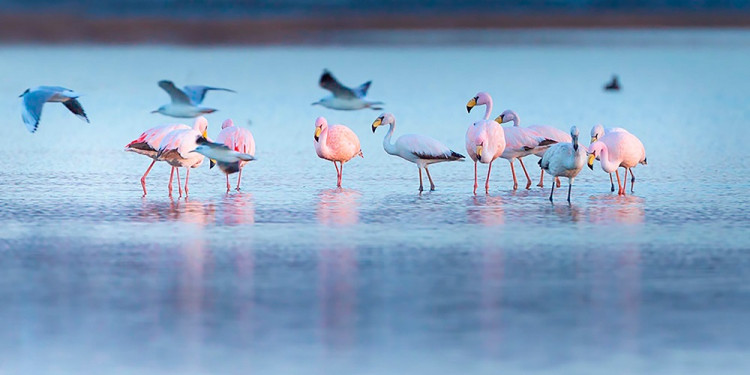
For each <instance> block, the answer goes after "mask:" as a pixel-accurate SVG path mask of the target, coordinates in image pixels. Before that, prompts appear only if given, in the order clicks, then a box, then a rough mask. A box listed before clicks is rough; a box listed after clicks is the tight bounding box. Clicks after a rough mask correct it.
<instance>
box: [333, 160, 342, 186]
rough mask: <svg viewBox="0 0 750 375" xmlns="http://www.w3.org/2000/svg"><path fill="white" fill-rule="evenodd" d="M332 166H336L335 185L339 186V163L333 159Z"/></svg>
mask: <svg viewBox="0 0 750 375" xmlns="http://www.w3.org/2000/svg"><path fill="white" fill-rule="evenodd" d="M333 166H334V167H336V187H341V172H340V171H339V165H338V164H336V162H335V161H334V162H333Z"/></svg>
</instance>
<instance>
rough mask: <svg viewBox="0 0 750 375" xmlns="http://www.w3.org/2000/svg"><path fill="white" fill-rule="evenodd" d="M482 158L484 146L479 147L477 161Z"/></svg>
mask: <svg viewBox="0 0 750 375" xmlns="http://www.w3.org/2000/svg"><path fill="white" fill-rule="evenodd" d="M481 158H482V146H477V159H481Z"/></svg>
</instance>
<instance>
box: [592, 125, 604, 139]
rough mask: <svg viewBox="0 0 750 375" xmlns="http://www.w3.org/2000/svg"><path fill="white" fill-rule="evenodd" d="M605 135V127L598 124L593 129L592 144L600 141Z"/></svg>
mask: <svg viewBox="0 0 750 375" xmlns="http://www.w3.org/2000/svg"><path fill="white" fill-rule="evenodd" d="M603 135H604V127H603V126H602V124H596V125H594V127H593V128H591V142H590V143H594V142H596V141H598V140H599V138H601V137H602V136H603Z"/></svg>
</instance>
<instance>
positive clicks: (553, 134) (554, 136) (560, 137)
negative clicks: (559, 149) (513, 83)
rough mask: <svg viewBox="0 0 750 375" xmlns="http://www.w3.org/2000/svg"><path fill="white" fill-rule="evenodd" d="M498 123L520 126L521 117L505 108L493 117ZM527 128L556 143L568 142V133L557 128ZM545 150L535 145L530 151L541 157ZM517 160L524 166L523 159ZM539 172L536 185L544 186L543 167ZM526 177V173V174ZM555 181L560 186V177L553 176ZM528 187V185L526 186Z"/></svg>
mask: <svg viewBox="0 0 750 375" xmlns="http://www.w3.org/2000/svg"><path fill="white" fill-rule="evenodd" d="M495 121H497V122H498V123H499V124H502V123H505V122H511V121H512V122H513V126H520V125H521V117H519V116H518V113H516V112H515V111H513V110H510V109H508V110H505V111H504V112H503V113H502V114H501V115H500V116H498V118H496V119H495ZM526 128H527V129H530V130H533V131H535V132H537V133H538V134H539V135H540V136H542V137H544V138H546V139H551V140H553V141H555V142H556V143H565V142H567V143H570V142H571V138H570V135H569V134H568V133H566V132H564V131H562V130H560V129H558V128H555V127H552V126H547V125H529V126H527V127H526ZM546 151H547V147H536V148H535V149H534V150H532V153H533V154H534V155H536V156H538V157H540V158H541V157H542V156H543V155H544V153H545V152H546ZM518 161H520V162H521V167H524V165H523V160H522V159H518ZM541 171H542V172H541V174H540V176H539V183H538V184H537V185H536V186H539V187H544V169H542V170H541ZM525 172H526V168H525V167H524V173H525ZM527 177H528V174H527ZM555 181H556V183H557V187H560V179H559V178H555ZM527 189H528V187H527Z"/></svg>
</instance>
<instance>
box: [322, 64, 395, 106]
mask: <svg viewBox="0 0 750 375" xmlns="http://www.w3.org/2000/svg"><path fill="white" fill-rule="evenodd" d="M370 84H372V81H367V82H365V83H363V84H361V85H359V86H358V87H356V88H349V87H346V86H344V85H342V84H341V82H339V81H338V80H337V79H336V78H335V77H334V76H333V74H331V72H329V71H328V70H327V69H326V70H324V71H323V74H322V75H321V76H320V81H319V82H318V85H320V87H322V88H324V89H326V90H328V91H330V92H331V95H329V96H326V97H324V98H323V99H320V100H318V101H317V102H315V103H313V104H312V105H316V104H318V105H322V106H323V107H326V108H330V109H339V110H344V111H351V110H356V109H363V108H372V109H374V110H378V111H379V110H382V109H383V107H381V105H383V102H371V101H367V100H365V96H366V95H367V90H368V89H369V88H370Z"/></svg>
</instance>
